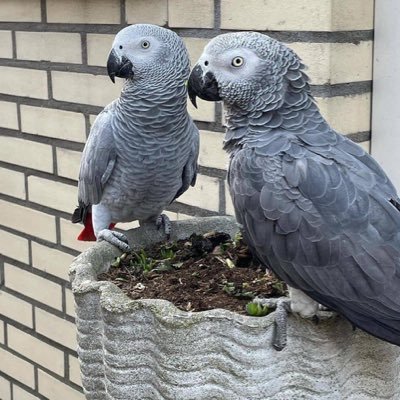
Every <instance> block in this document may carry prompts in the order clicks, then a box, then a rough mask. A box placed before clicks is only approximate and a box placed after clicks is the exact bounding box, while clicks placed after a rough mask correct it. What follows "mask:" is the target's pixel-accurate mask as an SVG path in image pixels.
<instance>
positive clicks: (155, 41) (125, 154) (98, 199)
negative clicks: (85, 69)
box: [72, 24, 199, 251]
mask: <svg viewBox="0 0 400 400" xmlns="http://www.w3.org/2000/svg"><path fill="white" fill-rule="evenodd" d="M107 69H108V74H109V76H110V78H111V80H112V81H113V82H114V79H115V77H120V78H125V83H124V87H123V90H122V92H121V96H120V97H119V98H118V99H116V100H115V101H113V102H112V103H111V104H109V105H108V106H107V107H105V109H104V110H103V111H102V112H101V113H100V114H99V115H98V116H97V118H96V121H95V122H94V125H93V127H92V129H91V132H90V135H89V138H88V141H87V143H86V145H85V148H84V151H83V155H82V160H81V166H80V172H79V185H78V186H79V207H78V208H77V209H76V210H75V212H74V215H73V217H72V221H73V222H80V221H82V222H84V224H85V229H84V230H83V231H82V233H81V234H80V236H79V237H78V239H80V240H96V237H97V239H101V240H106V241H108V242H110V243H113V244H114V245H116V246H117V247H119V248H120V249H121V250H122V251H127V250H128V249H129V246H128V244H127V239H126V237H125V236H124V235H122V234H121V233H118V232H114V231H111V230H110V229H112V227H113V226H114V225H115V223H117V222H129V221H134V220H139V222H144V221H152V220H154V221H155V222H156V223H157V224H158V225H161V224H163V225H164V228H165V231H166V233H168V232H169V230H170V223H169V221H168V218H167V217H166V216H165V215H163V214H161V213H162V211H163V209H164V208H165V207H166V206H168V205H169V204H170V203H171V202H172V201H173V200H174V199H176V198H177V197H178V196H180V195H181V194H182V193H183V192H185V191H186V190H187V189H188V188H189V186H190V185H192V186H193V185H194V184H195V180H196V173H197V158H198V152H199V133H198V129H197V128H196V126H195V125H194V123H193V121H192V119H191V118H190V116H189V115H188V113H187V110H186V105H187V88H186V84H187V79H188V76H189V72H190V67H189V57H188V53H187V50H186V48H185V45H184V43H183V41H182V39H181V38H180V37H179V36H178V35H177V34H175V33H174V32H172V31H170V30H168V29H164V28H160V27H158V26H155V25H145V24H138V25H131V26H128V27H126V28H124V29H123V30H121V31H120V32H119V33H118V34H117V35H116V37H115V40H114V43H113V45H112V49H111V53H110V55H109V58H108V62H107ZM104 90H106V88H105V89H104ZM90 208H91V212H90ZM92 222H93V225H92ZM93 231H94V232H93Z"/></svg>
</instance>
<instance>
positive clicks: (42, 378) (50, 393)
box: [38, 369, 85, 400]
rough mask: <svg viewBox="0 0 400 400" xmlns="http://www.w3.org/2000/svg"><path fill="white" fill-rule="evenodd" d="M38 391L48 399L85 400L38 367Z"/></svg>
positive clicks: (81, 395)
mask: <svg viewBox="0 0 400 400" xmlns="http://www.w3.org/2000/svg"><path fill="white" fill-rule="evenodd" d="M38 376H39V393H40V394H42V395H43V396H45V397H46V398H47V399H49V400H61V399H63V400H85V396H84V395H83V394H82V393H80V392H78V391H77V390H75V389H72V388H71V387H69V386H67V385H66V384H65V383H63V382H60V381H59V380H57V379H55V378H53V377H52V376H50V375H48V374H46V372H43V371H42V370H40V369H39V374H38Z"/></svg>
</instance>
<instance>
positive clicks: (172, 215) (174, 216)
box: [116, 211, 193, 231]
mask: <svg viewBox="0 0 400 400" xmlns="http://www.w3.org/2000/svg"><path fill="white" fill-rule="evenodd" d="M163 214H165V215H166V216H167V217H168V218H169V219H170V220H171V221H182V220H185V219H190V218H193V217H192V216H191V215H187V214H183V213H179V212H171V211H163ZM116 227H117V229H119V230H121V231H128V230H130V229H135V228H138V227H139V221H132V222H123V223H122V222H120V223H118V224H117V226H116Z"/></svg>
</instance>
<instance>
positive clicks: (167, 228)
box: [156, 214, 172, 239]
mask: <svg viewBox="0 0 400 400" xmlns="http://www.w3.org/2000/svg"><path fill="white" fill-rule="evenodd" d="M162 226H164V233H165V234H166V235H167V237H168V239H169V237H170V235H171V229H172V226H171V221H170V219H169V217H168V216H167V215H165V214H160V215H159V216H158V217H157V219H156V227H157V229H160V228H161V227H162Z"/></svg>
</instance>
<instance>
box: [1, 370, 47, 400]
mask: <svg viewBox="0 0 400 400" xmlns="http://www.w3.org/2000/svg"><path fill="white" fill-rule="evenodd" d="M0 376H1V377H3V378H4V379H6V380H8V381H9V382H10V384H11V387H12V386H13V385H15V386H18V387H19V388H21V389H23V390H25V391H27V392H28V393H30V394H32V395H33V396H36V397H37V398H38V399H40V400H49V399H48V398H47V397H44V396H43V395H42V394H40V393H38V392H37V391H36V390H35V389H32V388H31V387H30V386H27V385H25V384H24V383H22V382H20V381H17V380H16V379H15V378H14V377H12V376H10V375H7V374H6V373H4V372H3V371H1V370H0Z"/></svg>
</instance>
